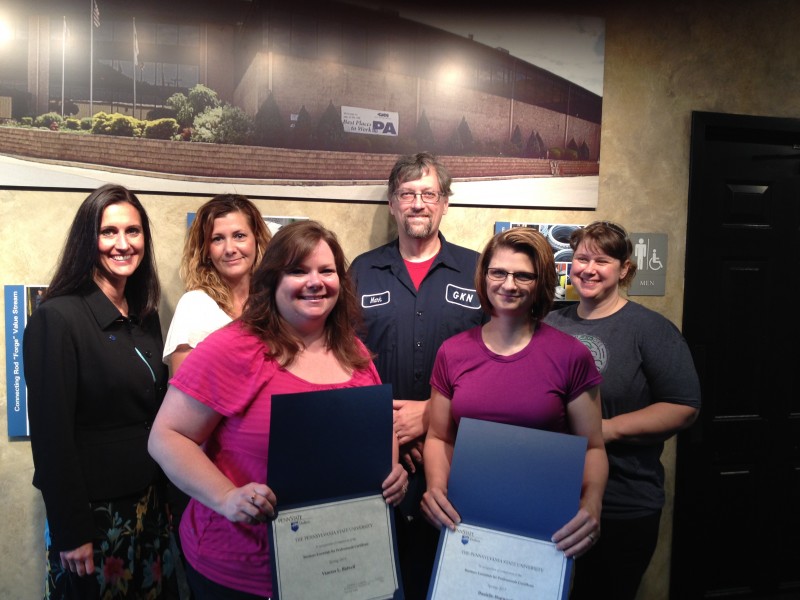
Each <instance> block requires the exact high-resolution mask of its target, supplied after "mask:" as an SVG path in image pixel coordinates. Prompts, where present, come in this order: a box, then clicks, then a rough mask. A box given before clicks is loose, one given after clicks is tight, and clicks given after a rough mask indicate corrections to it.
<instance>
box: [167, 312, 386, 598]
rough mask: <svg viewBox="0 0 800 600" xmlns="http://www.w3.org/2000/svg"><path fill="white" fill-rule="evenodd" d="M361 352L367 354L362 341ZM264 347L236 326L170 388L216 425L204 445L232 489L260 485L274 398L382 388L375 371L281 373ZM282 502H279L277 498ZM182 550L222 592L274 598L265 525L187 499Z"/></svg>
mask: <svg viewBox="0 0 800 600" xmlns="http://www.w3.org/2000/svg"><path fill="white" fill-rule="evenodd" d="M357 343H358V344H359V346H361V347H362V348H363V350H364V354H366V353H367V350H366V348H364V347H363V344H361V342H360V341H358V340H357ZM265 350H266V348H265V346H264V344H263V342H262V341H261V340H260V339H259V338H258V337H256V336H254V335H252V334H251V333H249V332H248V331H246V330H245V329H244V328H243V327H242V325H241V324H240V323H238V322H234V323H232V324H231V325H228V326H227V327H223V328H222V329H219V330H217V331H215V332H214V333H212V334H211V335H209V336H208V337H207V338H206V339H205V340H204V341H202V342H201V343H200V344H198V345H197V348H195V349H194V350H193V351H192V352H191V353H190V354H189V355H188V356H187V357H186V360H185V361H184V362H183V363H182V364H181V368H180V369H178V372H177V373H176V374H175V376H174V377H173V378H172V380H171V381H170V383H171V384H172V385H174V386H175V387H176V388H178V389H179V390H181V391H182V392H184V393H185V394H188V395H189V396H191V397H192V398H194V399H195V400H197V401H198V402H202V403H203V404H205V405H207V406H209V407H211V408H212V409H214V410H215V411H217V412H218V413H220V414H221V415H223V417H224V418H223V419H222V421H220V423H219V425H218V426H217V427H216V429H215V430H214V432H213V433H212V434H211V437H209V439H208V440H207V441H206V444H205V451H206V454H208V456H209V458H210V459H211V461H212V462H213V463H214V464H215V465H216V466H217V468H219V470H220V471H222V473H224V474H225V476H226V477H228V479H230V480H231V481H232V482H233V483H234V484H235V485H236V486H241V485H244V484H246V483H249V482H251V481H255V482H258V483H266V481H267V450H268V448H269V431H270V412H271V406H272V395H273V394H292V393H295V392H313V391H318V390H331V389H339V388H349V387H361V386H366V385H376V384H380V382H381V381H380V377H379V376H378V372H377V371H376V370H375V366H374V365H373V364H372V363H370V365H369V367H368V368H367V369H365V370H362V371H356V372H354V373H353V376H352V378H351V379H350V380H349V381H347V382H344V383H337V384H317V383H311V382H308V381H305V380H303V379H300V378H299V377H297V376H295V375H293V374H291V373H289V372H288V371H286V370H284V369H282V368H281V367H280V366H279V365H278V364H277V363H276V362H275V361H272V360H268V359H267V357H266V356H265V355H264V352H265ZM278 501H279V502H280V498H278ZM180 536H181V545H182V547H183V552H184V554H185V555H186V558H187V560H188V561H189V563H191V565H192V566H193V567H194V568H195V569H196V570H197V571H198V572H199V573H201V574H202V575H204V576H205V577H207V578H208V579H210V580H212V581H215V582H216V583H219V584H221V585H224V586H226V587H229V588H232V589H235V590H240V591H243V592H247V593H250V594H256V595H260V596H271V595H272V571H271V569H270V564H269V547H268V542H267V525H266V524H264V523H259V524H256V525H249V524H245V523H232V522H231V521H229V520H228V519H226V518H225V517H224V516H222V515H221V514H219V513H217V512H215V511H213V510H211V509H210V508H208V507H207V506H205V505H203V504H201V503H200V502H198V501H196V500H194V499H192V500H191V501H190V502H189V505H188V506H187V508H186V511H185V512H184V513H183V516H182V517H181V525H180Z"/></svg>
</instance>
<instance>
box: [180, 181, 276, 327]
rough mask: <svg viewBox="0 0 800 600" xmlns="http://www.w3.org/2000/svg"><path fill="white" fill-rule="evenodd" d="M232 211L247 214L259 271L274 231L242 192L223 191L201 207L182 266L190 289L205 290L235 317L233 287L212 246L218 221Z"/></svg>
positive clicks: (183, 276)
mask: <svg viewBox="0 0 800 600" xmlns="http://www.w3.org/2000/svg"><path fill="white" fill-rule="evenodd" d="M232 212H238V213H242V214H243V215H244V216H245V218H246V219H247V223H248V225H250V229H251V230H252V232H253V235H254V236H255V239H256V256H255V260H254V261H253V267H252V271H253V272H255V270H256V268H257V267H258V265H259V263H261V259H262V258H263V257H264V252H265V251H266V249H267V246H268V245H269V242H270V240H271V239H272V234H271V233H270V232H269V229H267V226H266V224H265V223H264V218H263V217H262V216H261V213H260V212H259V211H258V209H257V208H256V206H255V204H253V203H252V202H251V201H250V200H249V199H247V198H246V197H245V196H242V195H240V194H219V195H217V196H214V197H213V198H212V199H211V200H209V201H208V202H206V203H205V204H203V205H202V206H201V207H200V208H199V209H198V210H197V214H196V216H195V219H194V221H193V222H192V225H191V227H189V233H188V235H187V237H186V243H185V244H184V246H183V257H182V259H181V268H180V275H181V279H183V282H184V286H185V288H186V291H187V292H188V291H192V290H202V291H204V292H205V293H206V294H208V295H209V297H210V298H212V299H213V300H214V301H215V302H216V303H217V304H218V305H219V307H220V308H221V309H222V310H224V311H225V312H226V313H227V314H229V315H231V316H233V310H234V309H233V296H232V294H231V290H230V288H229V287H228V285H227V284H226V283H225V281H224V280H223V279H222V278H221V277H220V275H219V272H218V271H217V269H216V268H215V267H214V265H213V263H212V262H211V259H210V258H209V252H208V249H209V245H210V242H211V234H212V233H213V231H214V220H215V219H218V218H220V217H224V216H225V215H227V214H229V213H232Z"/></svg>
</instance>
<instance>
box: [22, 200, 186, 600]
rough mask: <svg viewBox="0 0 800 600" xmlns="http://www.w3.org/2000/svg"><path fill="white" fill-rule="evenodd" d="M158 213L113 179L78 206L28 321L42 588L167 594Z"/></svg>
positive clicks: (64, 592)
mask: <svg viewBox="0 0 800 600" xmlns="http://www.w3.org/2000/svg"><path fill="white" fill-rule="evenodd" d="M159 295H160V287H159V283H158V276H157V273H156V268H155V261H154V256H153V249H152V238H151V234H150V224H149V221H148V218H147V213H146V212H145V210H144V207H143V206H142V205H141V203H140V202H139V200H138V198H136V196H135V195H134V194H132V193H131V192H130V191H128V190H127V189H125V188H124V187H121V186H117V185H105V186H103V187H101V188H99V189H97V190H96V191H94V192H93V193H92V194H90V195H89V197H87V198H86V200H84V202H83V203H82V204H81V206H80V208H79V209H78V212H77V214H76V216H75V219H74V221H73V223H72V227H71V229H70V231H69V234H68V236H67V240H66V243H65V246H64V250H63V251H62V254H61V258H60V260H59V264H58V266H57V269H56V274H55V276H54V277H53V280H52V282H51V283H50V286H49V288H48V290H47V292H46V295H45V298H44V300H43V302H42V303H41V305H40V306H39V308H37V309H36V310H35V311H34V312H33V314H32V315H31V317H30V319H29V321H28V325H27V327H26V329H25V336H24V339H23V354H24V367H25V379H26V383H27V386H28V397H29V407H28V410H29V420H30V429H31V448H32V450H33V462H34V467H35V472H34V476H33V484H34V485H35V486H36V487H37V488H39V490H41V492H42V497H43V498H44V502H45V508H46V511H47V523H46V530H45V536H46V545H47V580H46V586H45V598H59V599H61V598H80V599H81V600H85V599H94V598H104V599H105V598H144V597H147V598H166V597H167V592H166V590H167V589H168V588H171V587H172V586H168V585H166V580H167V578H169V577H171V576H172V560H171V557H170V555H169V529H168V522H167V514H166V506H165V495H164V477H163V474H162V473H161V471H160V469H159V467H158V465H157V464H156V463H155V462H154V461H153V459H152V458H150V455H149V454H148V452H147V438H148V434H149V430H150V424H151V423H152V421H153V419H154V418H155V415H156V412H157V411H158V408H159V406H160V405H161V401H162V399H163V397H164V393H165V391H166V385H167V369H166V367H165V366H164V364H163V363H162V362H161V353H162V346H163V343H162V337H161V325H160V323H159V318H158V313H157V312H156V310H157V306H158V301H159Z"/></svg>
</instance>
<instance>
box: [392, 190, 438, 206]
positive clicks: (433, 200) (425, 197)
mask: <svg viewBox="0 0 800 600" xmlns="http://www.w3.org/2000/svg"><path fill="white" fill-rule="evenodd" d="M441 195H442V193H441V192H431V191H425V192H410V191H402V192H397V193H396V194H395V196H397V199H398V200H399V201H400V202H401V203H402V204H413V202H414V200H416V199H417V196H419V198H420V200H422V201H423V202H424V203H425V204H439V198H440V197H441Z"/></svg>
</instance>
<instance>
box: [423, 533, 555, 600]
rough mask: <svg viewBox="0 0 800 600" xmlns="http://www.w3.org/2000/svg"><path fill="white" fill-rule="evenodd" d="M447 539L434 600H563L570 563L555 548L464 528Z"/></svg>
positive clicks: (547, 543)
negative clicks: (530, 599) (516, 599)
mask: <svg viewBox="0 0 800 600" xmlns="http://www.w3.org/2000/svg"><path fill="white" fill-rule="evenodd" d="M442 537H443V542H442V546H441V551H440V552H441V553H440V556H439V562H438V564H437V569H436V572H435V573H434V576H433V585H432V589H431V592H430V594H429V598H431V600H449V599H450V598H459V599H464V600H468V599H470V598H508V599H511V598H536V600H561V597H562V594H563V591H564V587H565V585H566V583H567V577H568V569H567V559H566V558H565V556H564V553H563V552H559V551H558V550H556V545H555V544H554V543H552V542H546V541H543V540H537V539H534V538H529V537H524V536H520V535H514V534H511V533H503V532H499V531H493V530H491V529H486V528H483V527H478V526H474V525H468V524H465V523H463V522H462V523H461V525H459V527H458V528H457V529H456V530H455V531H451V530H449V529H448V530H447V531H444V532H442Z"/></svg>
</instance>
